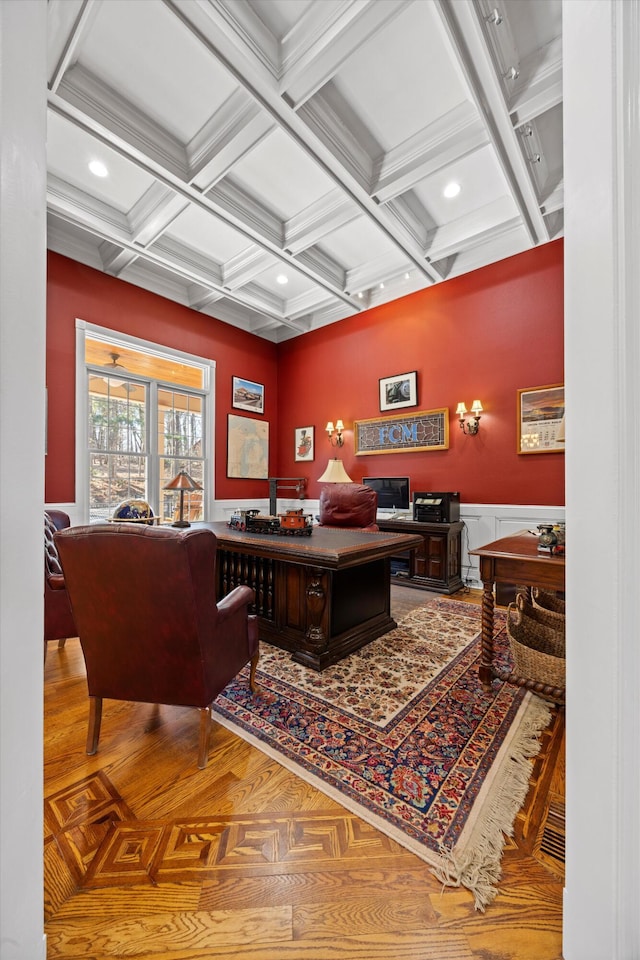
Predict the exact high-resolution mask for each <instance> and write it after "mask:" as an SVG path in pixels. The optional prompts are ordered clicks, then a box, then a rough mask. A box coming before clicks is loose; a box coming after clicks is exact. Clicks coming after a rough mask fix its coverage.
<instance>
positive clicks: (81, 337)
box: [76, 318, 216, 523]
mask: <svg viewBox="0 0 640 960" xmlns="http://www.w3.org/2000/svg"><path fill="white" fill-rule="evenodd" d="M92 337H95V338H97V339H99V340H104V341H105V342H107V343H110V344H112V345H113V347H114V348H116V347H117V346H118V344H121V345H126V346H128V347H131V348H132V349H134V350H140V351H144V352H145V353H150V354H152V355H154V356H157V357H164V358H167V357H168V358H171V359H175V360H178V361H182V362H184V363H191V364H195V365H196V366H198V367H201V368H202V371H203V387H202V393H203V408H204V420H205V433H204V435H203V437H202V445H203V456H204V466H203V478H204V501H203V506H204V516H205V517H207V518H209V519H211V518H213V516H214V515H215V514H214V507H215V475H216V474H215V443H214V440H215V382H216V381H215V377H216V363H215V360H208V359H206V358H205V357H197V356H195V355H193V354H190V353H185V352H184V351H182V350H176V349H174V348H172V347H163V346H161V345H160V344H157V343H152V342H151V341H149V340H142V339H140V338H139V337H132V336H130V335H129V334H126V333H120V332H118V331H115V330H110V329H108V328H106V327H99V326H96V325H95V324H93V323H88V322H87V321H86V320H82V319H80V318H76V510H77V514H78V518H79V522H80V523H89V450H88V444H87V417H88V415H89V408H88V389H89V383H88V374H87V365H86V362H85V340H86V339H87V338H92ZM136 379H144V378H136ZM176 389H177V390H180V389H181V388H180V385H179V384H176ZM154 484H155V485H156V486H157V479H156V480H152V481H151V486H152V487H153V485H154ZM151 492H152V493H153V494H154V495H156V494H159V491H157V490H153V489H152V490H151Z"/></svg>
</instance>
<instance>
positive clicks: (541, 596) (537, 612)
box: [516, 588, 565, 656]
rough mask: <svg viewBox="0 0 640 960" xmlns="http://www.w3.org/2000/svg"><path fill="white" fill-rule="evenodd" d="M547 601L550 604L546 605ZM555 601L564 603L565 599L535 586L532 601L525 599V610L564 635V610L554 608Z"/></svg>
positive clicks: (539, 621) (528, 614) (530, 615)
mask: <svg viewBox="0 0 640 960" xmlns="http://www.w3.org/2000/svg"><path fill="white" fill-rule="evenodd" d="M523 599H524V598H523ZM517 602H518V597H516V603H517ZM547 602H548V603H549V606H546V604H547ZM554 602H557V603H560V604H563V605H564V600H560V599H559V598H558V597H555V596H554V595H553V594H552V593H545V591H543V590H537V589H536V588H534V589H533V590H532V591H531V603H529V602H528V601H526V600H525V601H524V612H525V613H526V614H527V616H529V617H533V619H534V620H537V621H538V623H542V624H544V626H546V627H553V629H554V630H557V631H558V632H559V633H561V634H562V636H563V637H564V634H565V615H564V611H560V610H556V609H554V605H555V603H554ZM563 656H564V654H563Z"/></svg>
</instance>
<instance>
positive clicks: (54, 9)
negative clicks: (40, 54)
mask: <svg viewBox="0 0 640 960" xmlns="http://www.w3.org/2000/svg"><path fill="white" fill-rule="evenodd" d="M99 2H100V0H81V2H80V4H79V6H78V8H77V11H76V12H75V16H74V15H73V14H74V4H73V3H69V0H49V5H48V9H47V16H48V20H49V31H50V33H51V34H52V35H53V36H56V34H58V37H57V39H58V41H59V43H58V50H57V51H56V52H57V56H56V57H55V62H54V63H53V64H51V63H50V64H48V68H49V90H51V92H52V93H55V92H56V90H57V89H58V86H59V85H60V83H61V81H62V78H63V77H64V75H65V73H66V72H67V70H68V69H69V68H70V66H71V64H72V63H73V61H74V59H75V57H76V54H77V51H78V49H79V47H80V44H81V42H82V39H83V37H84V36H85V34H86V33H87V31H88V29H89V26H90V24H91V22H92V21H93V18H94V16H95V14H96V11H97V9H98V6H99ZM70 16H71V17H72V19H71V20H70V21H69V17H70ZM54 45H55V44H53V43H52V44H51V46H54Z"/></svg>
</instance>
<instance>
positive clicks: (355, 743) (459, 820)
mask: <svg viewBox="0 0 640 960" xmlns="http://www.w3.org/2000/svg"><path fill="white" fill-rule="evenodd" d="M480 616H481V611H480V608H479V607H477V606H473V605H471V604H466V603H463V602H460V601H455V600H449V599H444V598H442V599H441V598H438V599H435V600H432V601H430V602H429V603H427V604H425V605H424V606H423V607H419V608H417V609H416V610H414V611H413V612H412V613H410V614H409V615H408V616H407V617H405V618H404V619H403V620H402V621H400V622H399V624H398V626H397V628H396V629H394V630H392V631H390V632H389V633H387V634H385V636H383V637H380V638H378V639H377V640H374V641H373V642H372V643H370V644H368V645H367V646H366V647H363V648H362V649H361V650H359V651H357V652H356V653H353V654H351V655H350V656H349V657H346V658H345V659H344V660H342V661H341V662H340V663H338V664H336V665H334V666H332V667H328V668H327V669H325V670H323V671H322V672H321V673H317V672H316V671H313V670H310V669H309V668H307V667H304V666H302V665H300V664H296V663H294V662H293V661H292V660H291V655H290V654H289V653H287V652H285V651H282V650H279V649H277V648H276V647H273V646H271V645H269V644H265V643H262V644H261V649H260V664H259V667H258V673H257V680H258V683H259V685H260V691H259V693H258V694H256V695H254V696H252V695H251V693H250V691H249V687H248V683H247V675H246V673H247V671H246V670H245V671H244V672H243V673H242V674H240V675H239V677H238V678H237V679H236V680H235V681H234V682H232V683H231V684H230V685H229V686H228V687H227V688H226V689H225V690H224V691H223V692H222V693H221V694H220V695H219V697H218V698H217V700H216V701H215V704H214V717H215V719H216V720H218V721H219V722H220V723H221V724H223V725H224V726H225V727H227V728H228V729H230V730H232V731H233V732H234V733H237V734H238V735H239V736H241V737H243V738H244V739H245V740H247V741H249V742H250V743H252V744H253V745H254V746H256V747H257V748H258V749H260V750H262V751H264V752H266V753H267V754H269V755H270V756H272V757H273V758H274V759H276V760H277V761H279V762H280V763H282V764H283V765H284V766H285V767H287V768H288V769H289V770H291V771H292V772H294V773H295V774H297V775H298V776H300V777H302V778H303V779H305V780H306V781H307V782H309V783H311V784H313V785H314V786H316V787H317V788H318V789H319V790H321V791H323V792H324V793H325V794H327V795H328V796H330V797H332V798H333V799H334V800H336V801H337V802H339V803H340V804H342V805H343V806H344V807H346V808H347V809H348V810H350V811H351V812H352V813H355V814H356V815H357V816H359V817H361V818H362V819H363V820H365V821H367V822H368V823H370V824H372V825H373V826H374V827H376V828H377V829H379V830H380V831H381V832H383V833H384V834H386V835H387V836H389V837H391V838H392V839H394V840H395V841H397V842H398V843H400V844H401V845H402V846H404V847H405V848H407V849H409V850H411V851H413V852H414V853H415V854H417V855H418V856H419V857H421V858H422V859H423V860H425V861H426V862H428V863H429V864H430V865H431V866H432V868H433V872H434V874H435V876H436V877H438V878H439V879H440V880H441V881H442V882H443V883H445V884H448V885H463V886H465V887H467V888H468V889H469V890H470V891H471V892H472V893H473V895H474V898H475V905H476V908H477V909H479V910H484V909H485V907H486V906H487V905H488V904H489V903H490V902H491V901H492V900H493V898H494V897H495V895H496V892H497V887H496V885H497V882H498V880H499V878H500V873H501V870H500V860H501V855H502V850H503V846H504V839H505V835H506V836H510V835H511V833H512V830H513V823H514V821H515V818H516V815H517V813H518V811H519V809H520V807H521V806H522V805H523V803H524V800H525V798H526V794H527V789H528V781H529V777H530V774H531V769H532V763H533V758H534V757H535V756H536V754H537V753H538V752H539V749H540V736H541V733H542V731H543V730H544V729H545V727H546V726H547V725H548V724H549V722H550V719H551V714H550V710H549V707H548V705H547V704H546V703H545V702H544V701H543V700H541V699H539V698H538V697H536V696H534V695H533V694H531V693H529V692H527V691H524V690H523V689H521V688H518V687H514V686H509V685H507V684H503V683H501V682H498V681H494V683H493V686H492V690H491V692H490V693H485V692H484V690H483V689H482V685H481V684H480V682H479V679H478V664H479V659H480ZM495 629H496V638H495V652H494V657H495V660H496V662H497V663H498V665H499V666H506V665H507V663H508V662H509V656H510V654H509V650H508V641H507V638H506V632H505V629H504V614H501V613H500V612H498V611H497V612H496V616H495Z"/></svg>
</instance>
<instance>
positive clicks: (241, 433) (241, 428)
mask: <svg viewBox="0 0 640 960" xmlns="http://www.w3.org/2000/svg"><path fill="white" fill-rule="evenodd" d="M227 419H228V428H227V476H228V477H238V478H240V479H242V480H247V479H254V480H266V479H267V478H268V476H269V422H268V421H267V420H254V419H253V417H238V416H236V415H235V414H234V413H229V414H227Z"/></svg>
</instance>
